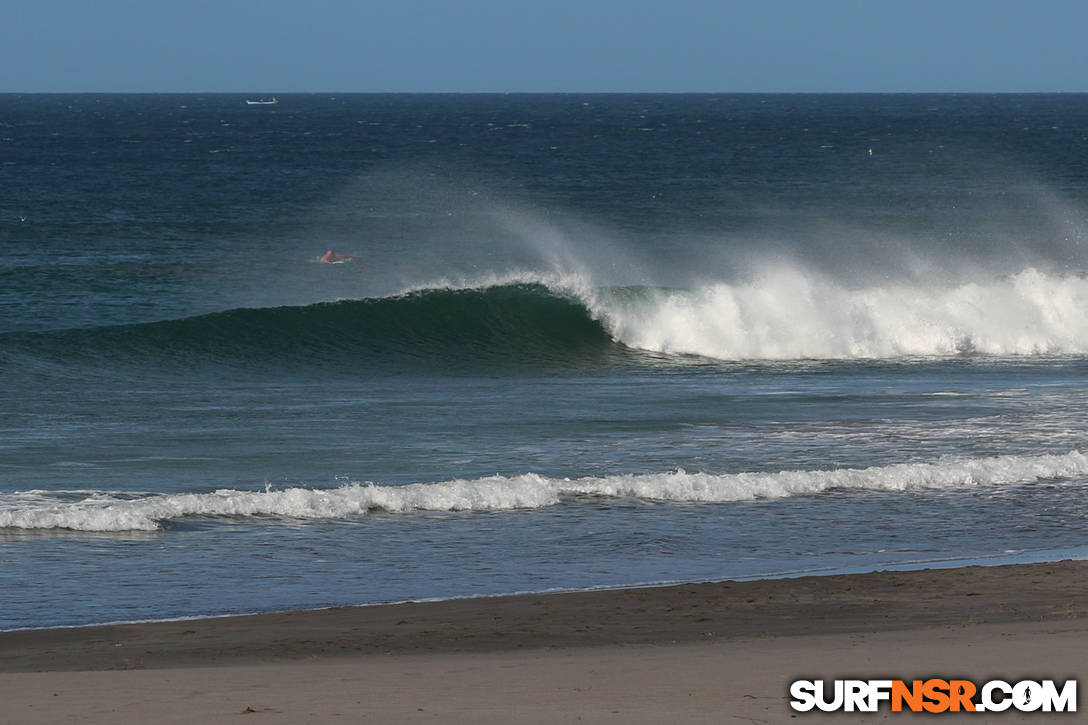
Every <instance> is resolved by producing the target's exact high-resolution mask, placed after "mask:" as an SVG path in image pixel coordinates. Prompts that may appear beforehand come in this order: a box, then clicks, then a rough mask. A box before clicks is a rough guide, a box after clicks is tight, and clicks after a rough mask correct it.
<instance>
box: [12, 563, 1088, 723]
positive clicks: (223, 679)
mask: <svg viewBox="0 0 1088 725" xmlns="http://www.w3.org/2000/svg"><path fill="white" fill-rule="evenodd" d="M1086 575H1088V562H1085V561H1064V562H1060V563H1054V564H1024V565H1009V566H994V567H978V566H975V567H966V568H960V569H942V570H921V571H907V572H877V573H871V574H859V575H836V576H818V577H803V578H795V579H777V580H763V581H751V582H720V583H707V584H690V585H681V586H672V587H660V588H640V589H626V590H614V591H594V592H578V593H563V594H547V595H522V596H511V597H494V598H483V599H468V600H456V601H445V602H431V603H406V604H397V605H388V606H374V607H349V608H338V609H327V610H318V611H309V612H291V613H283V614H262V615H254V616H239V617H226V618H217V619H200V620H185V621H176V622H159V623H150V624H130V625H119V626H103V627H83V628H73V629H52V630H36V631H20V632H6V633H0V703H2V705H0V708H2V712H0V719H2V721H3V722H4V723H64V722H73V723H75V722H79V723H127V722H152V721H154V722H158V723H175V722H176V723H183V722H184V723H194V722H200V723H219V722H224V723H225V722H257V721H260V722H277V723H295V722H299V723H302V722H334V721H341V722H380V723H390V722H465V723H468V722H485V723H486V722H496V723H497V722H527V723H553V722H616V723H630V722H639V723H641V722H645V723H657V722H663V721H666V720H667V721H670V722H674V723H675V722H755V723H777V722H789V721H791V720H793V719H794V717H797V718H799V719H808V720H812V721H814V722H836V721H841V719H842V717H843V716H842V715H836V716H831V715H819V714H813V713H808V714H804V715H801V714H798V713H794V712H792V711H791V710H790V709H789V705H788V699H789V698H788V696H787V692H788V686H789V683H790V682H791V681H793V680H794V679H798V678H811V679H815V678H822V679H834V678H845V677H857V678H876V677H894V678H904V679H907V678H928V677H953V676H954V677H963V678H967V679H971V680H973V681H976V682H980V681H984V680H987V679H991V678H995V677H1000V678H1003V679H1006V680H1010V681H1015V680H1020V679H1030V678H1035V679H1042V678H1054V679H1069V678H1079V677H1080V676H1081V675H1082V674H1083V673H1084V670H1085V668H1086V664H1088V659H1086V658H1085V655H1084V652H1085V651H1086V650H1088V619H1086V618H1085V613H1086V612H1088V583H1086V582H1088V577H1086ZM1081 716H1082V713H1078V714H1077V715H1065V714H1063V715H1051V716H1050V717H1053V718H1058V719H1059V720H1061V721H1065V722H1069V721H1079V718H1080V717H1081ZM911 717H912V716H911V715H909V714H900V713H896V714H892V713H889V712H886V711H882V712H880V713H877V714H875V715H871V716H866V715H859V714H853V715H851V716H850V718H851V721H857V722H867V721H874V722H875V721H883V720H886V719H889V718H891V719H895V718H906V719H910V718H911ZM1017 717H1018V716H1017V715H1016V714H1005V715H1002V716H993V718H994V719H995V720H997V721H1000V722H1005V723H1009V722H1016V721H1017ZM1035 717H1040V716H1038V715H1037V716H1035ZM987 719H989V718H988V717H987V716H976V717H974V719H973V720H972V722H983V721H986V720H987Z"/></svg>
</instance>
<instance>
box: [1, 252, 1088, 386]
mask: <svg viewBox="0 0 1088 725" xmlns="http://www.w3.org/2000/svg"><path fill="white" fill-rule="evenodd" d="M632 351H646V352H652V353H658V354H666V355H669V354H678V355H695V356H702V357H706V358H713V359H718V360H727V361H734V360H738V361H739V360H802V359H809V360H851V359H889V358H901V357H919V356H921V357H926V356H950V355H962V354H985V355H994V356H1024V355H1084V354H1088V279H1085V278H1083V277H1081V276H1075V275H1064V276H1062V275H1055V274H1048V273H1045V272H1041V271H1039V270H1036V269H1026V270H1024V271H1022V272H1020V273H1018V274H1015V275H1011V276H1006V277H1000V278H991V279H986V280H982V281H977V282H961V283H946V284H937V283H933V284H924V283H919V282H910V283H907V282H904V283H891V282H887V283H884V284H880V285H872V286H860V287H849V286H846V285H844V284H843V283H841V282H836V281H833V280H830V279H827V278H824V277H822V276H820V275H816V274H814V273H811V272H806V271H804V270H801V269H798V268H794V267H789V266H785V267H780V268H778V269H775V270H772V271H770V272H767V273H765V274H761V275H757V276H755V277H753V278H752V279H750V280H748V281H745V282H739V283H738V282H733V283H725V282H722V283H715V284H707V285H702V286H699V287H696V288H693V289H663V288H659V287H647V286H634V287H592V286H589V285H587V284H584V283H582V282H580V281H577V280H566V279H562V278H542V277H537V276H533V275H522V276H520V277H518V276H515V277H514V278H512V279H509V280H499V281H495V282H493V283H486V284H482V285H478V286H473V285H471V284H469V285H463V286H436V287H429V288H422V289H417V290H412V291H409V292H405V293H403V294H399V295H394V296H391V297H381V298H370V299H362V300H343V301H338V302H324V303H318V304H313V305H307V306H300V307H278V308H264V309H236V310H229V311H226V312H220V313H215V314H209V315H203V316H200V317H193V318H188V319H181V320H168V321H163V322H155V323H148V324H139V325H125V326H111V327H97V328H86V329H76V330H62V331H52V332H36V333H26V332H20V333H8V334H4V335H0V358H2V357H5V356H13V355H22V356H23V359H24V360H25V359H26V358H27V356H29V357H30V358H33V359H38V360H47V361H49V362H55V363H86V362H96V361H97V362H103V363H108V364H116V363H118V362H135V363H141V362H143V361H148V360H151V361H155V362H156V363H161V362H162V361H165V360H169V361H174V362H177V363H180V364H184V365H191V364H193V363H201V362H212V363H215V362H225V363H234V364H244V365H246V366H247V367H249V368H253V367H257V366H261V365H264V366H281V365H305V366H321V365H333V364H344V363H347V364H350V365H351V366H353V368H356V369H358V368H360V367H364V368H365V367H366V366H367V365H381V364H385V363H388V362H390V361H392V362H394V363H395V364H396V365H398V366H401V365H403V364H405V363H406V362H411V363H415V364H425V365H427V364H440V365H442V366H447V367H448V366H451V365H453V366H457V365H461V366H472V365H477V364H483V365H496V364H523V363H531V364H535V365H564V364H567V365H569V364H584V363H591V362H593V361H600V360H610V359H615V358H616V357H617V356H619V357H628V356H630V355H631V353H632Z"/></svg>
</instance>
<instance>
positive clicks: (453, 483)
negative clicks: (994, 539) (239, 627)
mask: <svg viewBox="0 0 1088 725" xmlns="http://www.w3.org/2000/svg"><path fill="white" fill-rule="evenodd" d="M1086 474H1088V456H1086V455H1085V454H1083V453H1081V452H1079V451H1071V452H1069V453H1066V454H1062V455H1039V456H1017V455H1005V456H993V457H988V458H963V459H960V458H955V459H953V458H947V459H946V458H942V459H939V460H937V461H935V462H928V463H927V462H923V463H896V464H892V465H888V466H872V467H869V468H840V469H833V470H798V471H779V472H777V473H773V472H744V473H724V474H715V473H688V472H686V471H683V470H678V471H671V472H666V473H649V474H623V475H613V476H590V477H584V478H577V479H569V478H549V477H547V476H542V475H539V474H536V473H526V474H522V475H518V476H488V477H484V478H477V479H471V480H466V479H457V480H450V481H441V482H436V483H413V484H407V485H402V486H387V485H378V484H374V483H359V482H351V483H347V484H345V485H342V486H339V487H337V488H330V489H317V488H301V487H297V488H287V489H283V490H265V491H241V490H235V489H222V490H218V491H215V492H212V493H181V494H157V495H149V496H136V497H132V496H131V495H130V494H122V493H108V492H101V491H88V492H86V497H85V498H83V499H81V500H75V501H73V500H71V493H70V492H68V493H66V494H64V498H63V500H62V498H61V497H59V496H57V497H54V496H51V495H49V494H47V493H45V492H40V491H36V492H34V494H33V495H27V492H21V493H20V492H16V493H8V494H0V528H11V529H71V530H78V531H134V530H143V531H154V530H156V529H159V528H161V527H162V525H163V523H165V522H168V521H173V520H178V519H183V518H186V517H228V516H232V517H283V518H291V519H342V518H350V517H356V516H363V515H366V514H368V513H370V512H374V511H382V512H388V513H397V514H400V513H410V512H413V511H506V510H512V509H535V508H543V507H547V506H554V505H556V504H558V503H560V502H561V501H566V502H571V503H577V501H578V499H579V498H580V497H595V498H596V497H606V498H638V499H644V500H651V501H663V502H682V503H728V502H735V501H753V500H758V499H777V498H786V497H790V496H804V495H815V494H819V493H821V492H823V491H828V490H831V489H846V490H869V491H908V490H919V489H951V488H964V487H974V486H994V485H1010V484H1023V483H1030V482H1033V481H1039V480H1049V479H1061V478H1072V477H1077V476H1084V475H1086Z"/></svg>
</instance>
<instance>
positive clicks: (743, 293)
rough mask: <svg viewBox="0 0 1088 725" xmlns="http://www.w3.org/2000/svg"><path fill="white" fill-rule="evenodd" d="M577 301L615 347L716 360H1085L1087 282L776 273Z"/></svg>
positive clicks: (1030, 273)
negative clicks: (846, 279)
mask: <svg viewBox="0 0 1088 725" xmlns="http://www.w3.org/2000/svg"><path fill="white" fill-rule="evenodd" d="M583 299H584V300H585V301H586V304H587V305H589V306H590V310H591V312H592V314H594V316H596V317H598V318H599V319H600V320H601V321H602V322H603V323H604V324H605V326H606V327H607V329H608V330H609V331H610V333H611V334H612V336H613V338H614V339H615V340H617V341H618V342H622V343H624V344H626V345H628V346H630V347H634V348H639V349H644V350H649V351H653V352H660V353H682V354H693V355H701V356H705V357H712V358H718V359H723V360H791V359H858V358H860V359H868V358H894V357H904V356H944V355H954V354H957V353H962V352H978V353H985V354H991V355H1000V356H1015V355H1037V354H1085V353H1088V279H1085V278H1083V277H1079V276H1072V275H1069V276H1056V275H1051V274H1046V273H1043V272H1040V271H1039V270H1036V269H1025V270H1023V271H1021V272H1019V273H1018V274H1015V275H1012V276H1008V277H1002V278H997V279H987V280H982V281H976V282H959V283H954V284H945V285H938V284H922V283H917V282H901V283H891V282H888V283H883V284H879V285H870V286H862V287H857V288H853V287H848V286H846V285H844V284H842V283H840V282H836V281H833V280H830V279H826V278H823V277H821V276H820V275H818V274H815V273H813V272H811V271H808V270H802V269H799V268H797V267H793V266H789V265H780V266H778V267H776V268H773V269H769V270H767V271H765V272H763V273H762V274H760V275H757V276H756V277H755V278H754V279H752V280H751V281H748V282H745V283H724V282H722V283H715V284H710V285H706V286H703V287H700V288H697V289H694V290H684V291H665V290H647V292H646V294H645V295H639V296H630V295H627V296H622V297H621V296H618V295H609V294H607V293H606V292H604V291H602V292H598V293H595V294H593V295H589V296H584V297H583Z"/></svg>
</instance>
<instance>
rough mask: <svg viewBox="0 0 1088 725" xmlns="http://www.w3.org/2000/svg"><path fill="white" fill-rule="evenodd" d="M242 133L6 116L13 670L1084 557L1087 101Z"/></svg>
mask: <svg viewBox="0 0 1088 725" xmlns="http://www.w3.org/2000/svg"><path fill="white" fill-rule="evenodd" d="M244 100H245V99H244V97H240V96H231V95H0V178H2V181H3V186H4V189H5V193H4V194H2V195H0V380H2V381H3V383H2V384H0V629H9V628H20V627H43V626H57V625H65V624H87V623H94V622H106V621H126V620H138V619H159V618H171V617H184V616H203V615H216V614H229V613H236V612H249V611H267V610H279V609H289V608H306V607H319V606H327V605H336V604H361V603H374V602H383V601H398V600H404V599H424V598H443V597H459V596H476V595H485V594H495V593H503V592H515V591H544V590H550V589H576V588H589V587H607V586H623V585H634V584H645V583H653V582H671V581H694V580H708V579H721V578H730V577H756V576H775V575H783V574H791V573H801V572H821V571H837V570H866V569H874V568H880V567H886V566H904V565H916V564H920V563H931V564H932V563H940V562H948V561H961V560H975V559H978V560H985V559H994V558H1000V557H1010V556H1013V557H1015V556H1026V557H1036V558H1042V559H1045V558H1047V557H1048V556H1056V555H1057V552H1063V554H1062V555H1067V554H1068V551H1069V550H1082V549H1083V547H1084V546H1085V543H1086V539H1085V532H1086V529H1085V523H1084V522H1085V516H1086V513H1088V503H1086V499H1085V495H1084V493H1085V487H1086V484H1088V455H1085V450H1086V447H1088V444H1086V442H1085V434H1086V430H1088V424H1086V421H1085V416H1084V413H1083V411H1084V410H1085V404H1086V402H1088V388H1086V386H1085V385H1084V379H1085V374H1086V373H1088V313H1086V310H1088V276H1086V269H1088V259H1086V257H1085V249H1084V244H1085V230H1086V228H1088V227H1086V218H1085V209H1086V208H1088V207H1086V202H1088V96H1082V95H1023V96H1018V95H996V96H988V95H932V96H928V95H887V96H884V95H856V96H855V95H766V96H764V95H691V96H687V95H586V96H581V95H478V96H477V95H448V96H443V95H347V96H329V95H287V96H281V97H280V101H279V103H277V104H276V105H273V106H247V105H246V104H245V103H244ZM327 249H333V250H336V251H338V252H341V253H344V254H350V255H353V257H354V258H353V259H351V260H350V261H347V262H344V263H341V264H324V263H320V262H317V261H316V259H317V258H318V257H319V256H320V255H321V254H322V253H323V252H324V251H325V250H327Z"/></svg>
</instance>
